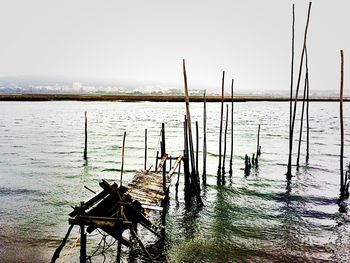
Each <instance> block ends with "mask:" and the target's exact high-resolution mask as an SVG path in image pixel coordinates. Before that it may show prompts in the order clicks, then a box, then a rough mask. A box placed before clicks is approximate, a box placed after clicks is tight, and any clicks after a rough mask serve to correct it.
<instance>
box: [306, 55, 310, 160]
mask: <svg viewBox="0 0 350 263" xmlns="http://www.w3.org/2000/svg"><path fill="white" fill-rule="evenodd" d="M305 61H306V76H307V78H306V89H307V90H306V164H308V163H309V155H310V125H309V94H310V90H309V66H308V56H307V49H306V50H305Z"/></svg>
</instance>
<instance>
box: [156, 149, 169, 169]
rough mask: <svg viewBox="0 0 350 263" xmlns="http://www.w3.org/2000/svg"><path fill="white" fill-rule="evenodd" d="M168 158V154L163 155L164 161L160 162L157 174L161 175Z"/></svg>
mask: <svg viewBox="0 0 350 263" xmlns="http://www.w3.org/2000/svg"><path fill="white" fill-rule="evenodd" d="M167 158H168V154H167V153H166V154H164V155H163V157H162V160H160V163H159V165H158V167H157V170H156V172H157V173H159V172H160V171H161V170H162V168H163V165H164V163H165V161H166V159H167Z"/></svg>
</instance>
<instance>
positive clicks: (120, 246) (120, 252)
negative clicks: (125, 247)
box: [116, 239, 122, 263]
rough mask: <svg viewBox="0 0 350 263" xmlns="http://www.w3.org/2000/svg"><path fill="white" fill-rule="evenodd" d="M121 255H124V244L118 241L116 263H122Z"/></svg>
mask: <svg viewBox="0 0 350 263" xmlns="http://www.w3.org/2000/svg"><path fill="white" fill-rule="evenodd" d="M121 254H122V242H121V241H120V240H119V239H118V246H117V260H116V263H120V259H121Z"/></svg>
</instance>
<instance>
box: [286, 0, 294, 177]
mask: <svg viewBox="0 0 350 263" xmlns="http://www.w3.org/2000/svg"><path fill="white" fill-rule="evenodd" d="M294 9H295V8H294V4H293V22H292V61H291V74H290V97H289V154H288V164H287V173H286V175H287V180H290V179H292V151H293V133H292V116H293V115H292V112H293V102H292V101H293V79H294V26H295V11H294Z"/></svg>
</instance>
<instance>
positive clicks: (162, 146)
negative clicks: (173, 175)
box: [161, 123, 166, 194]
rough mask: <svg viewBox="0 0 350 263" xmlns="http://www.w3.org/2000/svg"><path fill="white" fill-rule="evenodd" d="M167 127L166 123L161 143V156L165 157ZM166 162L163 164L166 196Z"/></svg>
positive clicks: (163, 127)
mask: <svg viewBox="0 0 350 263" xmlns="http://www.w3.org/2000/svg"><path fill="white" fill-rule="evenodd" d="M165 153H166V151H165V126H164V123H162V142H161V156H162V158H163V156H164V155H165ZM165 176H166V160H165V162H164V164H163V193H164V194H165V192H166V177H165Z"/></svg>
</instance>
